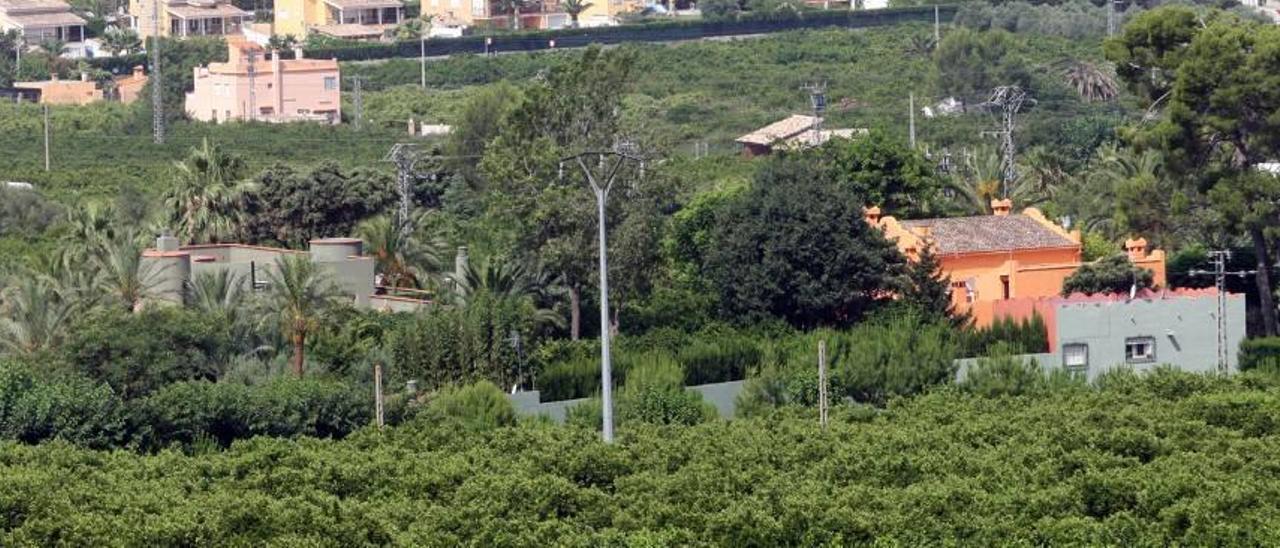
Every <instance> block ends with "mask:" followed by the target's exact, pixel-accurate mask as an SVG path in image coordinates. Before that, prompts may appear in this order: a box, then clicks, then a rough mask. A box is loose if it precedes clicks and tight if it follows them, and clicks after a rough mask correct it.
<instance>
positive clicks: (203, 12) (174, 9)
mask: <svg viewBox="0 0 1280 548" xmlns="http://www.w3.org/2000/svg"><path fill="white" fill-rule="evenodd" d="M165 9H166V10H168V11H169V14H170V15H176V16H178V17H181V18H183V19H203V18H207V17H253V14H252V13H249V12H247V11H244V10H242V9H240V8H237V7H235V6H233V5H231V4H214V5H212V6H192V5H186V6H169V7H167V8H165Z"/></svg>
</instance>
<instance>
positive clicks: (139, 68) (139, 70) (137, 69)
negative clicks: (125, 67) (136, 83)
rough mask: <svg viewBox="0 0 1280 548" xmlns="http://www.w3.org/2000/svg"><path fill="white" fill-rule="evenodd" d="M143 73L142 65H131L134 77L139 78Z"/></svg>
mask: <svg viewBox="0 0 1280 548" xmlns="http://www.w3.org/2000/svg"><path fill="white" fill-rule="evenodd" d="M143 74H144V73H143V69H142V65H138V66H136V67H133V77H134V79H140V78H142V76H143Z"/></svg>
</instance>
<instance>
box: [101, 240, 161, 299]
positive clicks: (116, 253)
mask: <svg viewBox="0 0 1280 548" xmlns="http://www.w3.org/2000/svg"><path fill="white" fill-rule="evenodd" d="M145 247H146V246H144V245H142V244H141V243H139V242H138V240H137V239H136V238H133V237H132V236H131V235H128V236H124V237H120V238H117V239H116V240H114V241H111V242H107V243H106V244H104V245H102V246H101V247H100V248H99V249H98V252H97V253H96V254H95V255H94V258H93V262H94V265H95V266H96V267H97V276H96V285H97V287H98V290H99V292H100V293H102V294H103V295H104V296H105V297H106V298H107V299H108V300H113V301H115V302H116V303H117V304H118V305H119V306H121V307H123V308H124V309H125V310H128V311H130V312H133V311H135V310H137V309H138V308H139V307H141V306H142V303H143V301H144V300H146V299H147V298H148V297H151V296H152V294H153V293H154V292H155V289H156V286H158V285H159V284H160V281H161V280H160V275H161V274H162V273H163V269H161V268H159V267H157V266H156V265H155V263H151V262H147V261H143V260H142V251H143V250H144V249H145Z"/></svg>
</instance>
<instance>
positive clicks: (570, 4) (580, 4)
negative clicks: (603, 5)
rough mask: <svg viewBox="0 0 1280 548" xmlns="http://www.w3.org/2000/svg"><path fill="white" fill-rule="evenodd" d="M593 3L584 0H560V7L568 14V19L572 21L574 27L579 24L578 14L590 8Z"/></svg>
mask: <svg viewBox="0 0 1280 548" xmlns="http://www.w3.org/2000/svg"><path fill="white" fill-rule="evenodd" d="M594 5H595V4H593V3H591V2H587V1H585V0H561V2H560V9H562V10H564V12H565V13H566V14H568V15H569V20H570V21H571V22H572V25H573V28H575V29H576V28H578V26H579V25H578V16H580V15H582V12H584V11H587V10H589V9H591V7H592V6H594Z"/></svg>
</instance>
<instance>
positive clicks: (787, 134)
mask: <svg viewBox="0 0 1280 548" xmlns="http://www.w3.org/2000/svg"><path fill="white" fill-rule="evenodd" d="M819 121H821V120H820V119H819ZM813 123H814V117H813V116H806V115H804V114H793V115H791V116H788V117H787V118H784V119H782V120H779V121H777V122H774V123H772V124H769V125H767V126H764V127H762V128H760V129H757V130H755V131H753V132H751V133H748V134H746V135H743V136H742V137H738V139H737V142H739V143H745V144H751V145H771V144H773V143H774V142H776V141H780V140H783V139H790V138H792V137H795V136H796V135H798V134H799V133H801V132H804V131H807V130H809V129H810V128H812V127H813Z"/></svg>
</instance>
